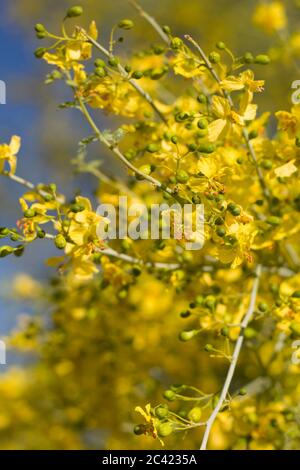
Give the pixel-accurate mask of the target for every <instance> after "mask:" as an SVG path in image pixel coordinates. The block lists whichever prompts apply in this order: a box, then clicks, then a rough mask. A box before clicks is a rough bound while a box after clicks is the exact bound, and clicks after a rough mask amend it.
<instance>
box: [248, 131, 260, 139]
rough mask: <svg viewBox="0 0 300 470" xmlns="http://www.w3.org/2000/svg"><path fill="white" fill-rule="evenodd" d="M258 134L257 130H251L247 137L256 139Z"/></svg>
mask: <svg viewBox="0 0 300 470" xmlns="http://www.w3.org/2000/svg"><path fill="white" fill-rule="evenodd" d="M257 136H258V132H257V131H251V132H249V135H248V137H249V139H250V140H252V139H256V137H257Z"/></svg>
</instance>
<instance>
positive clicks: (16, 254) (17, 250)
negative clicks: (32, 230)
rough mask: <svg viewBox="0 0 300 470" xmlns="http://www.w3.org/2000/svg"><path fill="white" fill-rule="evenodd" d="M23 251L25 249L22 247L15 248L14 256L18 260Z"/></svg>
mask: <svg viewBox="0 0 300 470" xmlns="http://www.w3.org/2000/svg"><path fill="white" fill-rule="evenodd" d="M24 249H25V247H24V245H19V246H17V248H15V249H14V255H15V256H16V257H17V258H20V257H21V256H22V255H23V253H24Z"/></svg>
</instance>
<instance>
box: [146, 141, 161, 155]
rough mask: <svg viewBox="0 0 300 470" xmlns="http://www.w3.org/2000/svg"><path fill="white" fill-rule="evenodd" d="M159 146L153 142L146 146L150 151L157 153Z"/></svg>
mask: <svg viewBox="0 0 300 470" xmlns="http://www.w3.org/2000/svg"><path fill="white" fill-rule="evenodd" d="M158 148H159V147H158V145H157V144H154V143H153V144H148V145H147V147H146V150H147V152H149V153H155V152H157V151H158Z"/></svg>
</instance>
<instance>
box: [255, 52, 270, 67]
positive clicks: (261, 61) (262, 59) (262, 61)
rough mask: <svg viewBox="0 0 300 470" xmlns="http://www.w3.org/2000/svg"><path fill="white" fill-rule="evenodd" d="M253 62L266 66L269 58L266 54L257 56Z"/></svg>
mask: <svg viewBox="0 0 300 470" xmlns="http://www.w3.org/2000/svg"><path fill="white" fill-rule="evenodd" d="M254 62H255V63H256V64H260V65H268V64H269V63H270V57H268V56H267V55H266V54H259V55H257V56H256V57H255V60H254Z"/></svg>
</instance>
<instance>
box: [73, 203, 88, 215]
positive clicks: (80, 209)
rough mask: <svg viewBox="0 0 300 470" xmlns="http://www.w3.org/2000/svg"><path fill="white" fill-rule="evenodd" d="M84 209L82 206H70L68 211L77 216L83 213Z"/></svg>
mask: <svg viewBox="0 0 300 470" xmlns="http://www.w3.org/2000/svg"><path fill="white" fill-rule="evenodd" d="M84 209H85V207H84V205H83V204H72V205H71V207H70V211H71V212H74V213H75V214H77V213H78V212H82V211H84Z"/></svg>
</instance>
